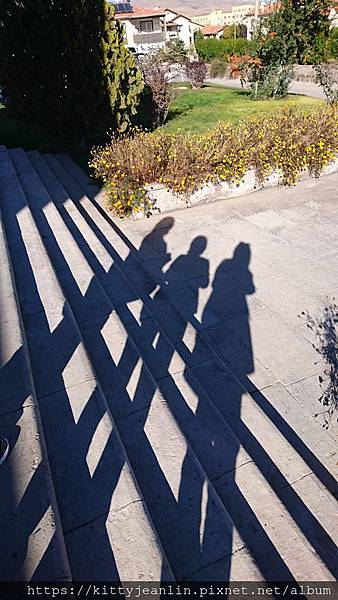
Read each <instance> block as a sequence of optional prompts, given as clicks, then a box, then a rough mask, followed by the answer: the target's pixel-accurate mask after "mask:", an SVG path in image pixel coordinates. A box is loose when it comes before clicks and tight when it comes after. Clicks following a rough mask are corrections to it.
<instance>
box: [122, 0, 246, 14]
mask: <svg viewBox="0 0 338 600" xmlns="http://www.w3.org/2000/svg"><path fill="white" fill-rule="evenodd" d="M132 3H133V4H135V5H136V6H143V7H145V6H149V7H154V6H161V7H164V8H172V9H173V10H175V11H178V12H182V13H183V14H186V15H190V16H193V15H203V14H207V13H209V12H211V11H212V10H214V9H215V8H222V9H223V10H225V11H226V10H231V6H235V5H238V4H253V3H254V2H250V0H237V1H236V0H227V2H222V0H135V1H134V2H133V0H132Z"/></svg>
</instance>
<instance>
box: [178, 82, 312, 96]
mask: <svg viewBox="0 0 338 600" xmlns="http://www.w3.org/2000/svg"><path fill="white" fill-rule="evenodd" d="M178 81H179V80H178ZM207 83H214V84H217V85H222V86H224V87H230V88H240V87H241V84H240V81H239V79H220V78H216V79H207ZM289 92H290V94H302V95H303V96H311V97H313V98H324V94H323V91H322V89H321V88H320V87H319V86H318V85H317V84H315V83H310V82H305V81H292V82H291V85H290V88H289Z"/></svg>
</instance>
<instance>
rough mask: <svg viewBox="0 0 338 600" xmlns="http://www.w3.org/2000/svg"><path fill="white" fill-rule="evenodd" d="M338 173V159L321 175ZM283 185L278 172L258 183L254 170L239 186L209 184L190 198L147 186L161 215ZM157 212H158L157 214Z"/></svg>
mask: <svg viewBox="0 0 338 600" xmlns="http://www.w3.org/2000/svg"><path fill="white" fill-rule="evenodd" d="M336 172H338V158H337V159H336V160H335V161H334V162H332V163H331V164H330V165H329V166H328V167H326V169H325V170H324V171H323V173H322V174H321V177H322V176H324V175H330V174H331V173H336ZM311 177H312V175H310V173H309V172H308V171H304V172H303V173H302V174H301V175H300V177H299V180H304V179H310V178H311ZM280 183H281V175H280V174H279V173H277V172H276V171H275V172H273V173H272V174H271V175H270V177H268V178H267V179H266V180H265V181H264V183H260V182H259V181H257V178H256V176H255V172H254V171H253V170H251V171H248V172H247V173H246V175H245V177H244V179H243V181H242V183H240V184H239V185H234V184H229V183H227V182H222V183H219V184H217V185H216V184H212V183H208V184H206V185H204V186H203V187H202V188H201V189H200V190H198V191H197V192H195V193H194V194H191V195H190V196H189V197H185V196H178V195H177V194H174V193H173V192H172V191H170V190H168V189H166V188H165V186H163V185H161V184H157V183H154V184H152V185H149V186H147V191H148V194H149V196H150V197H151V198H152V199H153V200H155V201H156V208H157V209H160V211H161V213H164V212H168V211H172V210H178V209H184V208H188V207H190V206H197V205H199V204H209V203H210V202H216V201H217V200H224V199H225V198H232V197H234V196H244V195H246V194H250V193H252V192H255V191H258V190H261V189H263V188H267V187H278V186H279V185H280ZM155 214H158V213H157V210H156V213H155ZM144 216H145V215H143V214H142V213H135V214H134V218H135V219H140V218H143V217H144Z"/></svg>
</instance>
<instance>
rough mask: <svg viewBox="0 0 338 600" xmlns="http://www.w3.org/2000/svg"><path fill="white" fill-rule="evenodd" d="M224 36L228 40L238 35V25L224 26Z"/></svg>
mask: <svg viewBox="0 0 338 600" xmlns="http://www.w3.org/2000/svg"><path fill="white" fill-rule="evenodd" d="M223 37H224V39H226V40H229V39H233V38H236V37H237V31H236V25H226V26H225V27H224V32H223Z"/></svg>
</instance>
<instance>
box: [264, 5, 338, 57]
mask: <svg viewBox="0 0 338 600" xmlns="http://www.w3.org/2000/svg"><path fill="white" fill-rule="evenodd" d="M329 11H330V0H282V2H281V4H280V7H279V9H278V10H277V12H276V13H275V14H272V15H271V16H270V17H268V18H266V19H264V20H263V21H262V22H261V26H260V30H259V32H258V56H259V58H260V59H261V60H262V63H263V65H268V64H275V65H276V64H278V63H279V64H295V63H298V64H303V63H306V62H317V61H320V60H323V59H325V56H326V47H327V41H328V37H329V28H330V23H329V20H328V15H329Z"/></svg>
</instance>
